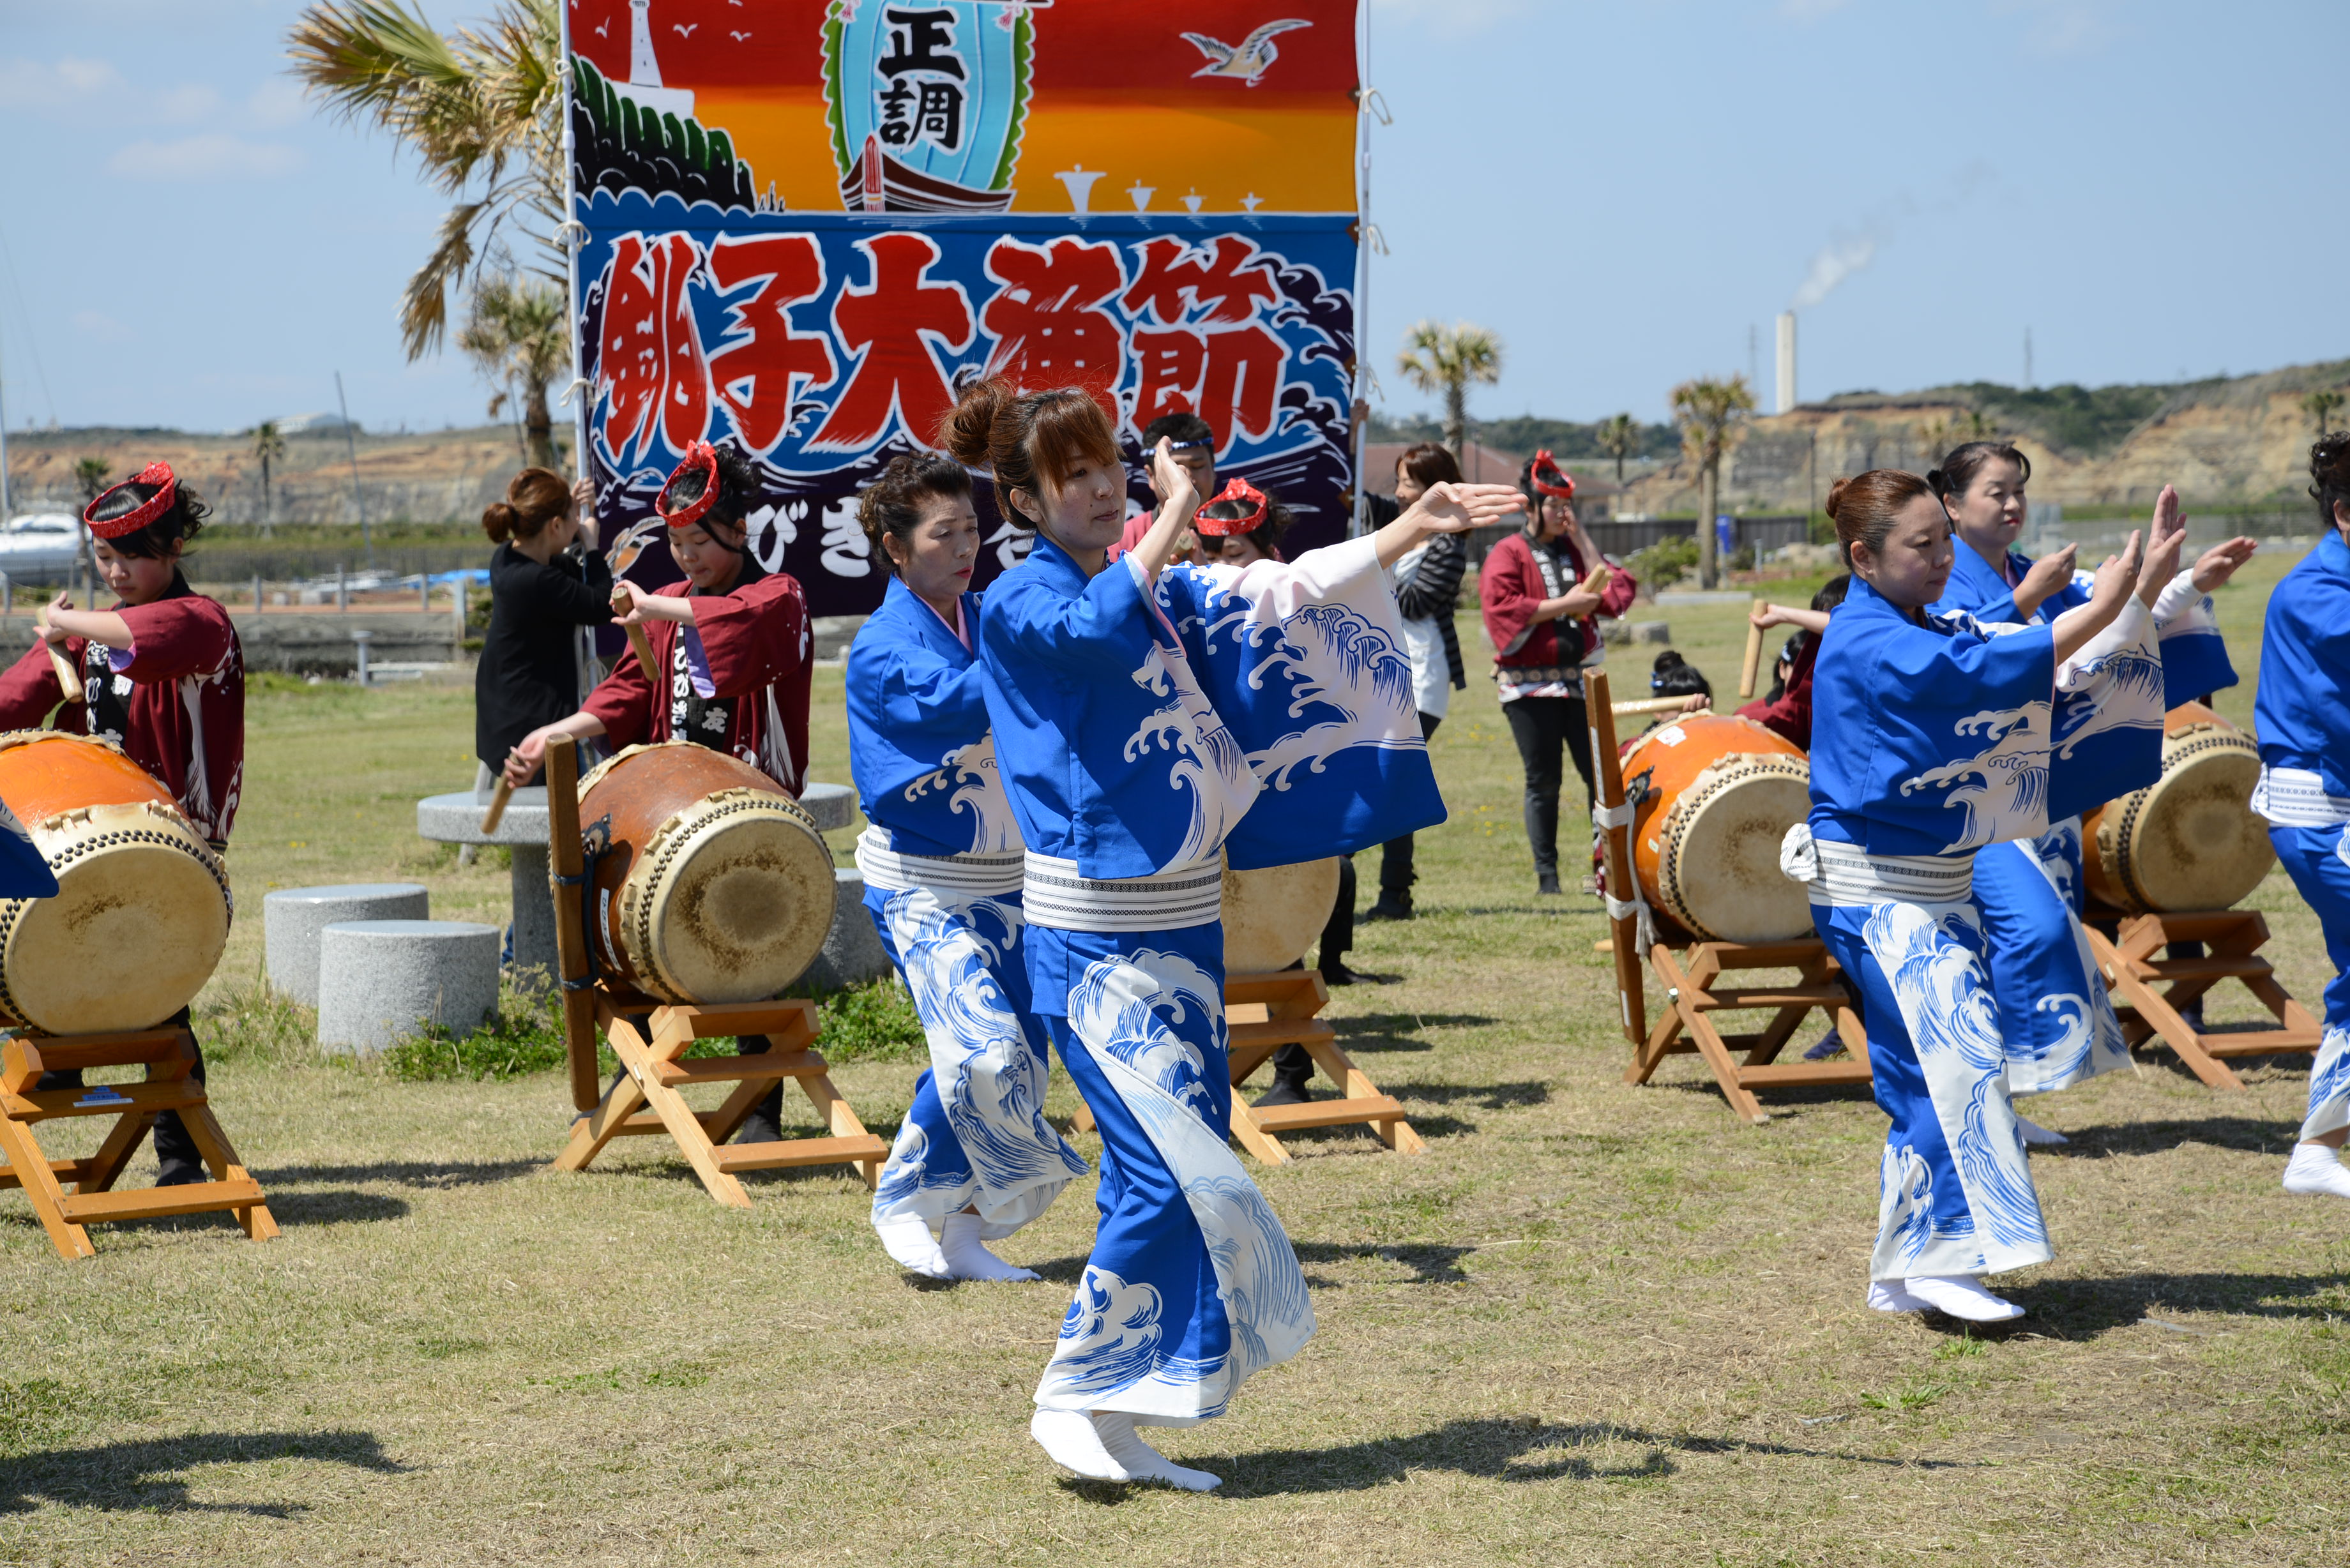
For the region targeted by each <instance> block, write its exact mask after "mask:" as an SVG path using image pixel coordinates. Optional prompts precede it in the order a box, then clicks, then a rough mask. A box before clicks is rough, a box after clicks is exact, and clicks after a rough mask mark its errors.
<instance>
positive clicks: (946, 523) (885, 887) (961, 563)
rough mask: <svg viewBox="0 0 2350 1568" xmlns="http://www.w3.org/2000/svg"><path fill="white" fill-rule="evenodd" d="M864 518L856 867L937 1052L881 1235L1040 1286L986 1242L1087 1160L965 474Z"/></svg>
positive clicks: (925, 1268)
mask: <svg viewBox="0 0 2350 1568" xmlns="http://www.w3.org/2000/svg"><path fill="white" fill-rule="evenodd" d="M857 515H858V521H859V522H861V523H862V524H864V525H865V534H866V537H867V538H868V539H869V540H870V541H872V545H873V555H874V557H875V558H876V559H877V560H879V561H882V562H884V563H885V564H886V565H887V566H888V567H889V587H888V588H887V589H886V590H885V591H884V593H883V596H882V599H881V607H880V608H879V609H878V610H875V611H874V612H873V614H872V615H871V616H869V617H868V618H867V619H866V622H865V624H864V625H863V626H862V627H860V628H858V633H857V640H856V641H854V642H852V643H851V644H850V645H849V649H848V670H847V688H848V755H849V769H850V771H851V773H852V774H854V775H855V777H856V781H857V794H858V802H859V804H860V805H863V807H864V809H865V818H866V823H867V826H866V828H865V831H864V833H863V834H862V835H861V836H859V837H858V840H857V868H858V870H859V871H860V872H862V873H863V874H864V877H865V907H866V909H868V910H869V911H870V912H871V914H872V916H873V924H874V926H875V928H876V929H878V930H879V932H880V933H881V945H882V947H883V948H884V949H885V950H887V951H888V952H889V960H890V961H891V962H892V963H894V964H896V965H897V966H898V972H899V975H901V976H902V977H903V978H904V980H905V982H906V990H907V992H908V993H909V994H910V995H911V996H912V997H913V999H914V1011H915V1012H917V1013H919V1014H920V1016H921V1020H922V1033H923V1034H924V1036H925V1037H926V1038H927V1039H928V1041H929V1043H930V1051H931V1064H930V1066H929V1067H927V1068H925V1069H924V1070H923V1072H922V1075H921V1076H920V1078H918V1079H916V1080H915V1084H914V1103H913V1106H912V1107H911V1108H910V1109H909V1110H908V1111H907V1113H906V1120H905V1124H904V1125H903V1127H900V1128H899V1133H898V1141H897V1143H896V1145H895V1146H894V1147H892V1148H891V1149H890V1151H889V1163H888V1164H887V1165H885V1166H883V1167H882V1168H881V1178H880V1181H879V1184H878V1185H877V1187H876V1188H875V1189H874V1193H873V1229H874V1230H875V1231H876V1232H878V1233H879V1236H880V1238H881V1244H882V1246H883V1248H884V1249H885V1250H887V1251H888V1252H889V1255H890V1257H892V1258H894V1259H896V1260H897V1261H898V1262H899V1263H900V1264H902V1265H904V1266H905V1267H906V1268H909V1269H910V1270H912V1271H913V1272H916V1273H918V1274H927V1275H929V1276H931V1278H933V1279H956V1280H1033V1279H1035V1278H1036V1277H1037V1276H1036V1275H1035V1274H1034V1273H1032V1272H1029V1271H1028V1270H1026V1269H1022V1268H1015V1267H1014V1266H1012V1265H1011V1264H1008V1263H1006V1262H1003V1260H1001V1259H999V1258H998V1257H996V1256H995V1254H994V1253H993V1252H991V1251H988V1249H987V1245H986V1243H987V1242H989V1241H995V1240H999V1239H1001V1238H1003V1237H1005V1236H1009V1235H1011V1234H1013V1233H1014V1231H1019V1230H1020V1229H1021V1228H1022V1227H1024V1226H1025V1225H1028V1224H1029V1223H1031V1222H1032V1221H1034V1220H1035V1219H1036V1218H1037V1217H1038V1216H1040V1215H1042V1214H1043V1213H1044V1212H1045V1210H1046V1209H1047V1208H1049V1207H1050V1206H1051V1205H1052V1202H1053V1199H1055V1198H1056V1197H1058V1196H1059V1195H1060V1191H1061V1189H1062V1188H1064V1187H1066V1186H1067V1185H1068V1184H1069V1182H1070V1180H1071V1179H1073V1178H1076V1177H1079V1176H1082V1175H1084V1174H1085V1170H1086V1162H1085V1161H1084V1160H1083V1159H1080V1158H1078V1157H1077V1152H1076V1150H1075V1149H1073V1148H1071V1147H1069V1145H1068V1142H1067V1140H1066V1139H1065V1138H1063V1137H1061V1136H1060V1135H1059V1134H1058V1133H1056V1132H1055V1131H1054V1130H1053V1128H1052V1126H1051V1124H1050V1123H1048V1122H1046V1121H1045V1075H1046V1070H1047V1066H1048V1063H1047V1060H1046V1057H1045V1040H1046V1033H1045V1025H1044V1023H1043V1022H1042V1021H1041V1020H1040V1019H1038V1018H1037V1017H1036V1015H1035V1011H1034V1010H1033V1009H1032V1008H1031V1007H1030V1005H1029V992H1028V970H1027V961H1026V959H1027V955H1026V953H1025V951H1024V950H1023V948H1022V946H1021V937H1022V932H1023V929H1024V926H1025V924H1026V921H1025V919H1024V915H1023V912H1022V909H1021V903H1020V883H1021V872H1022V866H1023V856H1022V852H1021V851H1022V845H1021V840H1020V825H1019V824H1018V823H1017V822H1015V821H1014V819H1013V815H1012V805H1011V803H1010V801H1009V800H1007V799H1006V798H1005V796H1004V793H1003V780H1002V779H1001V777H1000V776H999V774H998V772H997V769H996V765H995V745H994V742H993V739H992V738H991V737H990V735H989V733H988V718H987V671H986V670H985V669H984V668H983V666H982V665H981V664H980V662H979V659H978V654H977V649H976V647H975V642H976V639H977V637H978V633H979V596H978V595H977V594H974V593H972V592H971V576H972V567H973V566H974V565H976V563H977V562H978V559H979V514H978V513H977V512H976V511H974V510H973V508H972V486H971V475H970V473H969V472H966V471H965V470H964V468H963V466H962V464H961V463H959V462H955V461H954V460H953V459H952V458H949V457H941V456H935V455H933V454H931V453H928V452H923V453H920V454H918V455H913V456H905V457H894V458H891V459H890V460H889V466H888V467H887V468H885V469H883V470H882V471H881V476H880V477H879V479H877V480H875V481H874V482H873V483H871V484H869V485H868V486H867V487H866V489H865V493H863V494H862V495H860V496H859V497H858V502H857Z"/></svg>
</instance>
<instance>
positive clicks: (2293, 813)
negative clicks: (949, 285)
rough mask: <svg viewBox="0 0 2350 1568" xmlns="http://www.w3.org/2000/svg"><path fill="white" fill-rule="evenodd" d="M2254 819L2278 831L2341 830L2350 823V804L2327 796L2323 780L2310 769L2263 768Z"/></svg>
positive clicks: (2255, 787) (2255, 796) (2254, 792)
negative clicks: (2300, 828)
mask: <svg viewBox="0 0 2350 1568" xmlns="http://www.w3.org/2000/svg"><path fill="white" fill-rule="evenodd" d="M2252 815H2255V816H2258V817H2261V818H2262V819H2264V820H2265V821H2267V822H2268V823H2270V824H2271V825H2272V826H2277V827H2339V826H2343V825H2344V824H2345V823H2350V800H2345V799H2343V798H2342V797H2341V796H2340V795H2338V794H2326V793H2325V779H2324V775H2323V774H2315V773H2312V772H2311V771H2310V770H2309V769H2307V768H2272V767H2265V766H2264V767H2262V769H2261V778H2260V782H2259V783H2258V784H2254V785H2253V786H2252Z"/></svg>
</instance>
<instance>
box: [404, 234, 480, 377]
mask: <svg viewBox="0 0 2350 1568" xmlns="http://www.w3.org/2000/svg"><path fill="white" fill-rule="evenodd" d="M483 211H484V207H483V203H481V202H465V203H463V204H461V205H459V206H455V207H452V208H450V209H449V212H448V213H447V214H446V215H445V216H443V217H442V220H441V236H440V239H439V241H438V242H437V243H436V244H434V245H433V247H432V254H431V255H430V256H428V257H426V258H425V262H424V265H422V266H421V267H418V268H417V269H416V271H415V273H414V275H411V277H410V278H409V280H408V284H407V286H405V287H403V288H402V289H401V290H400V347H401V348H404V349H405V350H407V353H408V357H409V358H411V359H420V358H423V357H424V355H425V354H426V353H427V352H428V351H429V350H431V349H433V348H439V347H440V346H441V340H442V337H444V336H446V335H447V333H448V330H449V290H450V289H451V288H452V287H453V286H456V285H457V284H458V283H460V282H462V281H463V279H464V276H465V272H466V269H467V268H468V267H470V266H471V265H473V224H474V223H475V222H476V221H477V220H478V219H479V218H480V217H481V215H482V213H483Z"/></svg>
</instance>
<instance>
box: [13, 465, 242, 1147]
mask: <svg viewBox="0 0 2350 1568" xmlns="http://www.w3.org/2000/svg"><path fill="white" fill-rule="evenodd" d="M210 514H211V509H210V508H209V507H207V506H206V505H205V504H203V500H202V499H200V498H199V497H198V496H197V495H196V493H194V492H193V491H192V490H190V489H189V488H188V487H187V486H186V485H184V484H182V483H180V482H179V479H178V477H177V476H176V475H174V474H173V473H172V468H171V465H170V464H169V463H162V462H152V463H149V464H148V465H147V466H146V467H145V468H143V469H141V470H140V472H139V474H138V477H136V478H134V479H130V480H126V481H124V482H123V483H120V484H118V485H116V486H115V487H114V488H113V489H111V490H109V491H107V492H106V493H104V494H102V495H100V496H99V498H98V499H97V500H95V501H93V502H91V503H90V504H89V505H88V508H87V509H86V510H85V511H84V512H83V513H82V521H83V522H84V523H86V524H88V525H89V531H90V534H91V536H92V539H91V542H92V546H93V548H94V550H95V553H96V555H97V558H98V569H99V574H100V575H101V576H104V577H105V579H106V586H107V587H109V588H111V589H112V590H113V591H114V593H115V596H116V600H115V604H114V607H112V608H111V609H106V610H97V609H89V610H80V609H76V608H74V606H73V600H72V598H71V597H69V596H68V595H65V594H59V595H58V596H57V597H56V598H55V599H53V600H52V601H50V603H49V606H48V609H47V616H46V618H47V623H48V624H47V627H46V628H44V629H43V631H42V634H41V639H40V640H39V641H36V643H35V644H34V646H33V648H32V649H30V650H29V651H28V652H26V655H25V657H24V658H22V659H18V660H17V661H16V664H15V665H14V666H13V667H12V668H10V669H9V670H7V671H6V672H5V674H0V730H29V729H33V728H36V726H38V725H39V724H40V723H41V722H42V721H43V720H44V719H45V718H47V715H48V713H49V711H50V710H52V709H57V729H59V730H61V731H64V732H67V733H68V734H78V735H90V736H94V737H96V738H98V739H99V740H104V741H111V742H114V743H115V744H116V745H118V746H120V747H121V748H122V749H123V751H124V752H125V753H127V754H128V755H129V756H130V760H131V761H133V762H135V763H138V764H139V765H140V767H142V768H144V769H146V770H147V772H148V773H149V774H151V775H152V776H153V777H154V779H155V780H156V782H157V783H159V784H161V785H162V786H163V787H164V788H165V789H168V790H170V791H171V792H172V799H174V800H175V801H177V802H178V803H179V806H180V809H181V811H182V812H183V813H185V814H186V815H187V818H188V820H189V821H190V822H191V823H192V824H193V825H194V826H195V829H196V831H197V832H198V833H200V834H202V835H203V836H204V838H205V840H206V841H207V842H208V843H210V844H211V845H212V846H213V850H214V851H216V852H217V851H222V850H225V849H226V848H227V847H228V834H229V826H230V824H231V823H232V822H233V821H234V818H235V816H236V805H237V797H238V795H239V794H240V793H241V792H242V790H243V788H244V649H243V648H242V647H241V646H240V645H239V644H238V642H237V639H236V628H235V627H234V625H233V624H232V623H231V622H230V620H229V617H228V611H226V610H225V609H224V608H222V607H221V606H220V604H219V602H218V601H217V600H214V599H209V598H206V597H203V595H202V594H199V593H196V592H194V591H193V590H192V589H191V588H190V587H188V581H187V579H186V578H185V577H184V576H181V574H180V557H181V553H182V550H183V549H184V548H185V547H186V545H187V542H188V541H189V540H191V539H192V538H194V537H195V536H196V534H197V532H198V531H199V530H200V529H202V528H203V524H204V519H205V518H206V517H207V516H209V515H210ZM51 649H56V650H57V652H59V653H61V654H63V655H64V657H65V660H66V662H67V663H68V665H70V666H72V667H73V668H74V669H75V670H77V671H78V673H79V675H80V678H81V685H82V700H81V701H79V702H71V703H66V705H65V706H64V707H63V708H58V704H59V703H60V702H61V701H64V697H65V692H64V689H63V687H62V685H61V684H60V682H59V680H58V679H57V665H56V660H55V659H53V658H52V657H51V651H50V650H51ZM171 1022H172V1023H174V1024H176V1025H178V1026H180V1027H182V1028H185V1027H186V1026H187V1023H188V1010H187V1009H186V1008H182V1009H181V1010H180V1012H179V1013H178V1015H177V1016H176V1017H174V1018H173V1019H172V1020H171ZM192 1076H193V1077H194V1078H195V1079H196V1081H197V1082H198V1083H202V1082H203V1076H204V1062H203V1053H202V1052H201V1050H199V1052H198V1054H197V1056H196V1063H195V1066H194V1067H193V1068H192ZM52 1080H54V1081H52ZM80 1082H81V1075H80V1074H79V1073H78V1071H77V1072H74V1073H70V1074H62V1073H53V1074H50V1075H48V1076H47V1077H45V1078H44V1079H43V1080H42V1084H41V1086H42V1087H44V1088H72V1087H78V1086H79V1085H80ZM155 1156H156V1159H157V1160H158V1162H159V1163H160V1164H161V1168H162V1173H161V1178H160V1179H159V1181H158V1183H157V1185H159V1186H163V1187H176V1186H180V1185H182V1183H186V1182H192V1181H203V1180H204V1179H206V1172H205V1170H204V1165H203V1157H202V1156H201V1155H200V1154H199V1153H198V1152H197V1150H196V1144H195V1140H194V1139H193V1138H192V1137H189V1136H188V1129H187V1127H186V1125H185V1124H184V1123H182V1121H181V1119H180V1114H179V1113H178V1112H177V1111H165V1112H164V1113H163V1114H162V1115H161V1116H157V1117H156V1118H155Z"/></svg>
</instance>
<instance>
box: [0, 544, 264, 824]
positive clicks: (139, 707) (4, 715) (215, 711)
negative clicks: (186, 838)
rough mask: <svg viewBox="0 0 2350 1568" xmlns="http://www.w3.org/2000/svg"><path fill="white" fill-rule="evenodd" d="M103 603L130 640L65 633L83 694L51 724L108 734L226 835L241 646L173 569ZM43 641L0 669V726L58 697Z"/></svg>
mask: <svg viewBox="0 0 2350 1568" xmlns="http://www.w3.org/2000/svg"><path fill="white" fill-rule="evenodd" d="M111 611H112V613H113V614H115V615H119V616H120V617H121V618H123V620H124V621H125V622H126V623H127V624H128V625H129V626H130V639H131V640H130V647H129V648H127V649H120V648H109V647H107V646H106V645H105V644H104V643H97V642H88V641H85V640H84V639H81V638H78V637H76V638H68V639H67V640H66V645H65V646H66V656H67V658H68V659H71V660H73V662H74V663H75V665H76V666H77V667H78V668H79V670H81V672H82V687H83V691H84V696H83V700H82V701H79V702H76V703H72V704H70V705H68V706H67V707H65V708H63V709H59V710H58V712H57V728H58V729H59V730H60V731H62V732H66V733H68V734H74V735H95V736H98V737H99V738H100V739H102V740H108V741H112V742H114V743H115V744H117V745H119V746H120V747H121V748H122V749H123V751H124V752H126V753H129V755H130V760H131V761H132V762H135V763H138V764H139V765H140V767H142V768H144V769H146V770H147V772H148V773H149V774H151V775H152V776H153V778H154V779H155V780H156V782H157V783H159V784H161V785H162V786H163V787H164V788H165V789H168V790H170V791H171V792H172V798H173V799H174V800H176V801H178V802H179V804H180V809H181V810H182V811H183V812H185V813H186V814H187V816H188V820H189V821H190V822H192V823H193V824H194V825H195V828H196V831H197V832H198V833H201V834H203V836H204V837H206V838H207V839H210V840H211V841H212V842H213V844H215V845H225V844H226V843H227V842H228V834H229V826H230V825H231V824H232V823H234V821H235V819H236V805H237V799H238V797H239V796H240V795H241V794H244V647H243V645H242V644H240V643H239V642H238V641H237V639H236V627H235V626H234V624H233V623H232V622H231V621H230V620H229V617H228V611H227V610H225V609H224V608H222V607H221V605H220V603H219V601H218V600H216V599H208V598H206V597H204V596H203V595H202V594H199V593H196V592H194V591H193V590H192V589H191V588H190V587H188V584H187V579H186V578H184V577H182V576H177V575H176V574H175V575H174V576H173V577H172V587H171V591H170V592H168V593H166V594H165V595H164V596H163V597H161V598H159V599H157V600H155V601H154V602H152V603H151V604H143V605H126V604H116V605H114V606H112V607H111ZM64 696H65V691H64V689H63V688H62V687H60V686H59V685H58V684H57V670H56V669H55V668H54V667H53V666H52V665H51V663H50V661H49V655H48V651H47V648H46V647H45V646H44V645H43V644H41V643H39V642H36V643H34V644H33V647H32V649H30V650H29V651H28V652H26V655H25V656H24V657H23V658H22V659H18V660H16V663H15V664H14V665H13V666H11V667H10V668H9V669H8V670H7V671H6V672H5V674H0V729H6V730H29V729H32V728H34V727H35V726H36V725H37V724H39V723H40V722H41V721H42V720H43V719H44V718H46V717H47V714H48V712H49V710H51V709H52V708H56V707H57V704H58V702H59V701H62V700H63V698H64Z"/></svg>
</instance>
